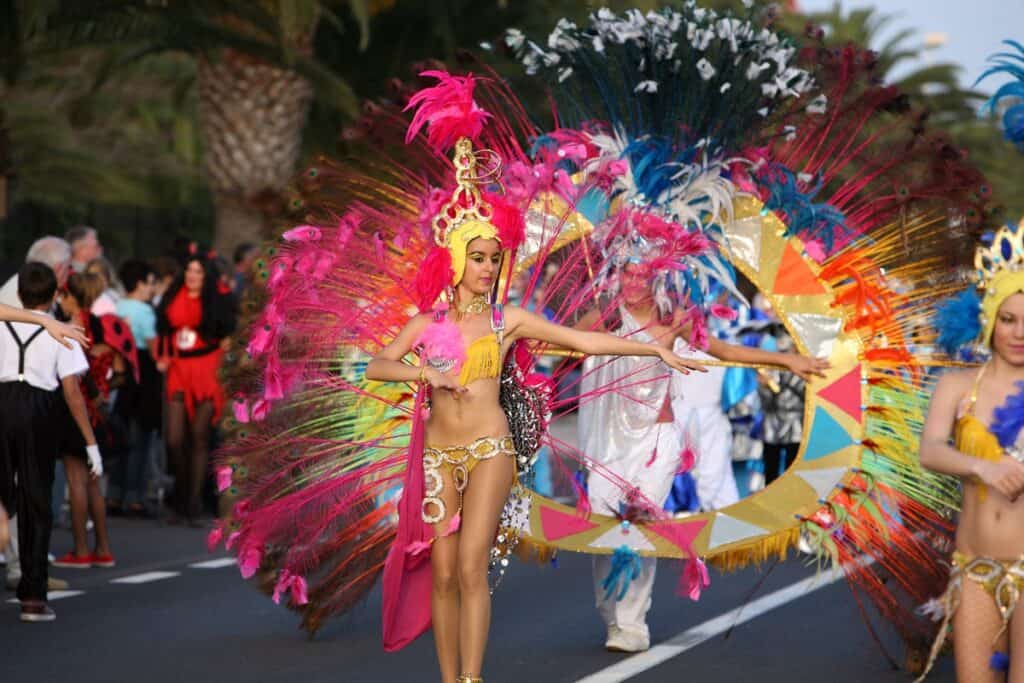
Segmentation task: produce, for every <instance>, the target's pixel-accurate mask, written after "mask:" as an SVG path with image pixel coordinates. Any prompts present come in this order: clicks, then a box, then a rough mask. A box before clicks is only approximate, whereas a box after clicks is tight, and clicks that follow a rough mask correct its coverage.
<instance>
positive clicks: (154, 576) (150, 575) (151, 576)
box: [110, 572, 181, 584]
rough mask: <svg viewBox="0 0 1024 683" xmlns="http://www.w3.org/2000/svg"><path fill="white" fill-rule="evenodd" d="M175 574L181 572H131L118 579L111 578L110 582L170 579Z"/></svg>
mask: <svg viewBox="0 0 1024 683" xmlns="http://www.w3.org/2000/svg"><path fill="white" fill-rule="evenodd" d="M175 576H181V572H145V573H143V574H132V575H131V576H122V577H121V578H119V579H111V581H110V583H130V584H136V583H149V582H151V581H162V580H163V579H172V578H174V577H175Z"/></svg>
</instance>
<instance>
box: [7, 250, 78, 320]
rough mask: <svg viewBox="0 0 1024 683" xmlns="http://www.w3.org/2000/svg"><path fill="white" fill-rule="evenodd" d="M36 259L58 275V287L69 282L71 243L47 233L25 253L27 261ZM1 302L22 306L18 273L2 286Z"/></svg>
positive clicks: (16, 306)
mask: <svg viewBox="0 0 1024 683" xmlns="http://www.w3.org/2000/svg"><path fill="white" fill-rule="evenodd" d="M30 261H36V262H38V263H42V264H43V265H45V266H49V267H50V269H51V270H53V274H54V275H56V276H57V287H63V286H64V283H65V282H67V279H68V275H69V274H70V272H71V271H70V269H71V245H70V244H68V243H67V242H66V241H64V240H62V239H61V238H59V237H54V236H53V235H47V236H46V237H40V238H39V239H37V240H36V241H35V242H33V243H32V246H30V247H29V248H28V253H27V254H26V255H25V263H29V262H30ZM0 304H7V305H8V306H14V307H15V308H21V307H22V306H21V299H19V298H18V274H17V273H15V274H14V275H12V276H11V278H10V279H9V280H8V281H7V282H5V283H4V286H3V287H0Z"/></svg>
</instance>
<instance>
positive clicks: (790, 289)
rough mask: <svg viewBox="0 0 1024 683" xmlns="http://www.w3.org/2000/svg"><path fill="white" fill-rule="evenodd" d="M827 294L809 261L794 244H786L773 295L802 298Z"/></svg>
mask: <svg viewBox="0 0 1024 683" xmlns="http://www.w3.org/2000/svg"><path fill="white" fill-rule="evenodd" d="M826 293H827V291H826V290H825V287H824V285H822V284H821V282H820V281H819V280H818V276H817V275H815V273H814V271H813V270H811V267H810V266H809V265H808V264H807V261H805V260H804V259H803V257H801V256H800V253H799V252H798V251H797V250H796V249H794V248H793V245H792V243H788V244H786V246H785V248H783V250H782V262H781V263H779V270H778V272H777V273H776V275H775V286H774V287H772V294H776V295H778V296H800V295H804V294H809V295H816V294H826Z"/></svg>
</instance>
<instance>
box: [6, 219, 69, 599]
mask: <svg viewBox="0 0 1024 683" xmlns="http://www.w3.org/2000/svg"><path fill="white" fill-rule="evenodd" d="M30 262H37V263H42V264H43V265H45V266H49V267H50V269H51V270H53V274H54V275H56V276H57V286H58V287H63V286H64V283H65V282H67V279H68V275H69V274H70V273H71V245H70V244H68V243H67V242H66V241H65V240H62V239H61V238H59V237H54V236H53V235H47V236H46V237H40V238H39V239H37V240H36V241H35V242H33V243H32V246H30V247H29V248H28V253H27V254H25V263H30ZM0 304H7V305H8V306H14V307H15V308H24V307H23V306H22V305H21V299H19V298H18V274H17V273H15V274H14V275H12V276H11V278H10V279H9V280H8V281H7V282H5V283H4V286H3V287H0ZM12 512H13V510H12ZM10 526H11V540H10V542H9V543H8V544H7V547H6V548H0V550H2V551H3V554H4V556H5V559H6V560H7V577H6V579H7V580H6V585H7V588H8V589H9V590H14V589H15V588H16V587H17V585H18V581H19V580H20V579H21V562H20V561H19V557H18V532H17V518H15V517H11V519H10ZM47 587H48V589H49V590H64V589H66V588H67V587H68V584H67V582H66V581H61V580H60V579H55V578H53V577H52V576H51V577H50V578H49V580H48V586H47Z"/></svg>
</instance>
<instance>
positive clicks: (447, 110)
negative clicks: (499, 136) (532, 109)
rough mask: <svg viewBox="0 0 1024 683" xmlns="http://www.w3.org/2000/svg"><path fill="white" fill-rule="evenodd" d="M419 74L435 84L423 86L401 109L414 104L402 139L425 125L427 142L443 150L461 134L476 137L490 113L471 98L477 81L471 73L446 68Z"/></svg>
mask: <svg viewBox="0 0 1024 683" xmlns="http://www.w3.org/2000/svg"><path fill="white" fill-rule="evenodd" d="M420 76H426V77H428V78H436V79H437V80H438V84H437V85H435V86H433V87H430V88H423V89H422V90H420V91H419V92H417V93H416V94H415V95H413V96H412V97H411V98H409V104H407V105H406V107H405V109H404V110H403V111H408V110H410V109H413V108H416V114H415V115H414V116H413V118H412V123H410V124H409V130H408V132H407V133H406V135H405V143H406V144H409V143H410V142H412V140H413V138H415V137H416V135H417V133H419V132H420V130H421V129H422V128H423V127H424V126H426V128H427V144H429V145H430V147H431V148H433V149H434V151H437V152H444V151H445V150H448V149H451V147H452V146H454V145H455V141H456V140H458V139H459V138H461V137H467V138H470V139H471V140H475V139H476V138H478V137H479V136H480V133H482V132H483V129H484V123H485V122H486V121H487V119H489V118H490V117H491V115H490V114H489V113H487V112H486V111H484V110H483V109H481V108H480V106H479V105H478V104H477V103H476V102H475V101H474V100H473V91H474V90H475V88H476V81H475V80H474V78H473V76H472V75H470V76H452V75H451V74H449V73H448V72H446V71H424V72H422V73H420Z"/></svg>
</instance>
